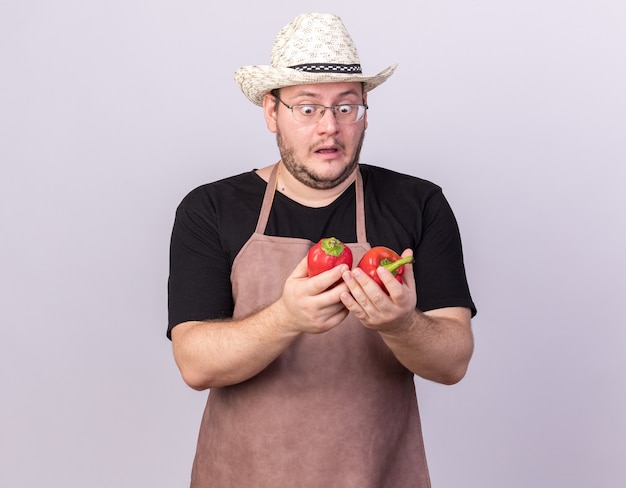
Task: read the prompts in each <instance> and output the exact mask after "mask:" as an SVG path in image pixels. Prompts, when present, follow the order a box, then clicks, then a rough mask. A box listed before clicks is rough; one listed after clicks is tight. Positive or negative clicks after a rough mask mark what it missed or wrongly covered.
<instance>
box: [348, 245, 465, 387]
mask: <svg viewBox="0 0 626 488" xmlns="http://www.w3.org/2000/svg"><path fill="white" fill-rule="evenodd" d="M410 253H411V251H410V250H407V251H405V252H404V253H403V256H406V255H409V254H410ZM405 266H406V268H405V274H404V277H405V279H404V282H403V283H402V284H400V283H399V282H398V281H397V280H396V279H395V277H394V276H393V275H392V274H391V273H390V272H389V271H387V270H386V269H385V268H382V267H381V268H379V269H378V273H379V276H380V278H381V280H382V282H383V284H384V285H385V287H386V288H387V291H388V292H389V295H387V293H385V291H384V290H383V289H382V288H381V287H379V286H378V285H377V284H376V283H375V282H374V280H372V279H371V278H370V277H369V276H367V275H366V274H365V273H364V272H363V271H361V270H360V269H358V268H355V269H354V270H352V272H346V273H344V274H343V278H344V281H345V282H346V283H347V285H348V287H349V289H350V293H344V294H343V295H342V296H341V299H342V301H343V303H344V304H345V306H346V308H348V310H350V311H351V312H352V313H353V314H354V315H355V316H356V317H357V318H359V320H360V321H361V323H362V324H363V325H364V326H365V327H368V328H370V329H373V330H376V331H378V333H379V334H380V336H381V337H382V339H383V340H384V341H385V343H386V344H387V346H388V347H389V348H390V349H391V351H392V352H393V353H394V355H395V356H396V358H397V359H398V361H400V362H401V363H402V364H403V365H404V366H405V367H406V368H407V369H409V370H410V371H412V372H413V373H415V374H417V375H419V376H421V377H423V378H426V379H429V380H432V381H436V382H438V383H443V384H454V383H457V382H458V381H460V380H461V379H462V378H463V376H464V375H465V372H466V371H467V367H468V365H469V361H470V359H471V356H472V353H473V349H474V340H473V336H472V331H471V322H470V315H471V312H470V310H469V309H467V308H464V307H447V308H441V309H437V310H432V311H429V312H425V313H424V312H421V311H419V310H418V309H417V308H416V303H417V295H416V291H415V280H414V277H413V266H412V265H405Z"/></svg>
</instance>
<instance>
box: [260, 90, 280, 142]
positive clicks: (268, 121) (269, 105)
mask: <svg viewBox="0 0 626 488" xmlns="http://www.w3.org/2000/svg"><path fill="white" fill-rule="evenodd" d="M277 103H278V102H277V101H276V98H274V95H272V94H271V93H266V94H265V96H264V97H263V116H264V117H265V125H267V128H268V129H269V131H270V132H274V133H276V104H277Z"/></svg>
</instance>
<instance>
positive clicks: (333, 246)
mask: <svg viewBox="0 0 626 488" xmlns="http://www.w3.org/2000/svg"><path fill="white" fill-rule="evenodd" d="M320 247H321V248H322V251H324V252H325V253H326V254H328V255H329V256H334V257H338V256H339V255H340V254H341V253H342V252H343V250H344V247H345V246H344V245H343V242H341V241H340V240H339V239H337V238H336V237H327V238H326V239H322V243H321V246H320Z"/></svg>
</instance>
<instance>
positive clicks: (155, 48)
mask: <svg viewBox="0 0 626 488" xmlns="http://www.w3.org/2000/svg"><path fill="white" fill-rule="evenodd" d="M252 3H253V2H248V4H250V5H248V4H242V3H240V2H231V3H224V4H223V5H220V6H214V2H207V1H202V2H201V1H198V0H189V1H186V2H176V1H172V0H150V1H148V0H125V1H119V0H118V1H115V0H109V1H106V2H105V1H103V0H93V1H90V2H81V1H78V0H75V1H71V0H59V1H57V2H44V1H34V0H30V1H28V0H21V1H18V0H7V1H4V2H2V4H0V60H1V61H0V72H1V76H0V164H1V173H0V174H1V177H0V185H1V188H0V212H1V213H0V216H1V222H2V234H1V237H0V250H1V252H0V259H1V260H2V262H1V263H0V265H1V268H0V269H1V272H0V287H1V290H0V314H1V315H0V317H1V319H2V331H3V335H2V340H1V341H0V361H1V364H0V380H1V384H0V391H1V395H2V396H1V399H0V464H1V469H0V485H1V486H6V487H12V488H13V487H28V488H30V487H43V486H46V487H49V486H59V487H61V486H62V487H65V488H69V487H72V488H73V487H76V488H78V487H80V488H83V487H90V488H100V487H102V488H104V487H106V488H110V487H136V486H150V487H155V488H156V487H168V488H169V487H179V486H186V484H187V482H188V477H189V469H190V464H191V460H192V456H193V451H194V448H195V445H194V444H195V439H196V434H197V428H198V423H199V420H200V415H201V411H202V408H203V406H204V398H205V394H203V393H197V392H193V391H191V390H190V389H188V388H187V387H186V386H184V384H183V383H182V380H180V378H179V376H178V373H177V370H176V367H175V365H174V362H173V360H172V357H171V351H170V344H169V341H167V339H166V338H165V327H166V299H167V297H166V281H167V260H168V245H169V242H168V240H169V233H170V229H171V224H172V219H173V214H174V209H175V207H176V205H177V204H178V202H179V201H180V199H181V198H182V197H183V196H184V195H185V194H186V193H187V191H189V190H190V189H191V188H193V187H195V186H197V185H199V184H201V183H204V182H207V181H212V180H215V179H218V178H221V177H223V176H227V175H230V174H234V173H239V172H244V171H248V170H250V169H252V168H254V167H260V166H263V165H266V164H268V163H271V162H274V161H275V160H276V159H277V154H276V150H275V147H274V139H273V136H272V135H271V134H269V133H268V132H267V131H266V129H265V127H264V124H263V122H262V117H261V112H260V109H258V108H257V107H254V106H253V105H252V104H250V103H249V102H248V101H247V100H246V99H245V98H244V97H243V95H241V93H240V92H239V90H238V88H237V86H236V85H235V83H234V81H233V79H232V73H233V71H234V70H235V69H236V68H237V67H239V66H241V65H245V64H267V63H268V62H269V54H270V50H271V44H272V41H273V38H274V35H275V34H276V33H277V31H278V30H279V29H280V28H281V27H282V26H283V25H284V24H285V23H287V22H288V21H289V20H291V18H292V17H294V16H295V15H297V14H298V13H300V12H302V11H308V10H312V9H314V10H319V11H331V12H335V13H338V14H339V15H341V16H342V18H343V20H344V22H345V23H346V25H347V27H348V29H349V31H350V32H351V33H352V35H353V37H354V38H355V40H356V42H357V45H358V46H359V51H360V54H361V61H362V63H363V65H364V67H365V71H367V72H377V71H379V70H381V69H383V68H384V67H386V66H387V65H388V64H391V63H393V62H399V63H400V66H399V68H398V70H397V72H396V74H395V75H394V76H393V77H392V78H391V80H390V81H389V82H388V83H387V84H385V85H383V86H382V87H380V88H378V89H377V90H375V91H374V92H372V94H371V95H370V98H369V102H370V105H371V110H370V113H369V120H370V127H369V130H368V135H367V140H366V148H365V149H364V153H363V158H362V160H363V161H364V162H368V163H373V164H380V165H384V166H388V167H390V168H393V169H396V170H399V171H405V172H409V173H412V174H415V175H418V176H422V177H424V178H427V179H431V180H433V181H435V182H437V183H438V184H440V185H441V186H443V188H444V190H445V193H446V195H447V197H448V198H449V200H450V201H451V203H452V205H453V206H454V209H455V211H456V214H457V217H458V220H459V224H460V226H461V230H462V234H463V241H464V248H465V252H466V264H467V271H468V276H469V280H470V284H471V287H472V291H473V295H474V298H475V300H476V302H477V304H478V308H479V314H478V316H477V317H476V319H475V321H474V328H475V333H476V340H477V347H476V354H475V357H474V360H473V362H472V365H471V368H470V371H469V374H468V376H467V377H466V379H465V380H464V381H463V382H462V383H461V384H459V385H457V386H454V387H443V386H438V385H434V384H429V383H427V382H424V381H421V380H417V384H418V389H419V393H420V400H421V405H422V416H423V423H424V431H425V437H426V443H427V451H428V455H429V462H430V466H431V474H432V478H433V484H434V487H435V488H474V487H475V488H502V487H507V488H528V487H550V488H553V487H568V488H588V487H592V486H593V487H603V488H612V487H622V486H625V485H626V473H625V472H624V452H626V441H625V440H624V439H625V438H626V420H625V418H624V412H626V401H625V396H624V380H623V371H624V369H625V368H626V359H625V356H626V355H625V354H624V349H625V347H624V346H625V344H626V332H624V328H625V327H624V326H625V325H626V324H625V320H624V315H623V300H624V298H625V295H626V293H625V292H626V278H625V276H626V262H625V261H626V260H625V258H624V249H626V237H625V233H624V229H623V227H624V223H625V220H624V212H625V210H626V197H625V196H624V191H623V189H622V187H623V186H624V183H626V178H625V176H626V174H625V169H624V166H625V162H626V144H625V136H626V95H625V91H624V88H623V87H624V86H626V62H625V61H626V59H625V56H624V52H625V47H626V34H625V31H624V24H625V21H626V6H625V4H624V3H623V2H620V1H618V0H613V1H608V0H604V1H603V0H596V1H595V2H583V1H579V0H578V1H576V0H574V1H571V0H570V1H564V0H562V1H559V0H543V1H537V0H530V1H526V2H503V1H494V0H491V1H490V0H475V1H460V0H447V1H426V0H406V1H404V2H403V1H397V0H396V1H394V0H391V1H388V2H384V3H381V4H375V5H373V6H371V7H368V6H367V5H366V4H364V3H363V2H361V1H358V2H357V1H345V2H341V3H337V2H330V1H316V2H303V1H292V2H289V3H287V2H279V1H276V0H268V1H266V2H256V3H254V6H251V4H252Z"/></svg>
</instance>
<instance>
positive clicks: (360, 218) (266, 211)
mask: <svg viewBox="0 0 626 488" xmlns="http://www.w3.org/2000/svg"><path fill="white" fill-rule="evenodd" d="M277 184H278V163H276V164H275V165H274V167H273V168H272V172H271V173H270V179H269V181H268V182H267V186H266V188H265V194H264V195H263V203H262V204H261V211H260V212H259V219H258V220H257V224H256V230H255V232H256V233H257V234H265V228H266V227H267V221H268V220H269V217H270V211H271V210H272V202H273V200H274V192H275V191H276V185H277ZM355 188H356V237H357V242H358V243H360V244H365V243H367V232H366V231H365V201H364V198H363V178H362V177H361V170H360V169H357V172H356V183H355Z"/></svg>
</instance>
